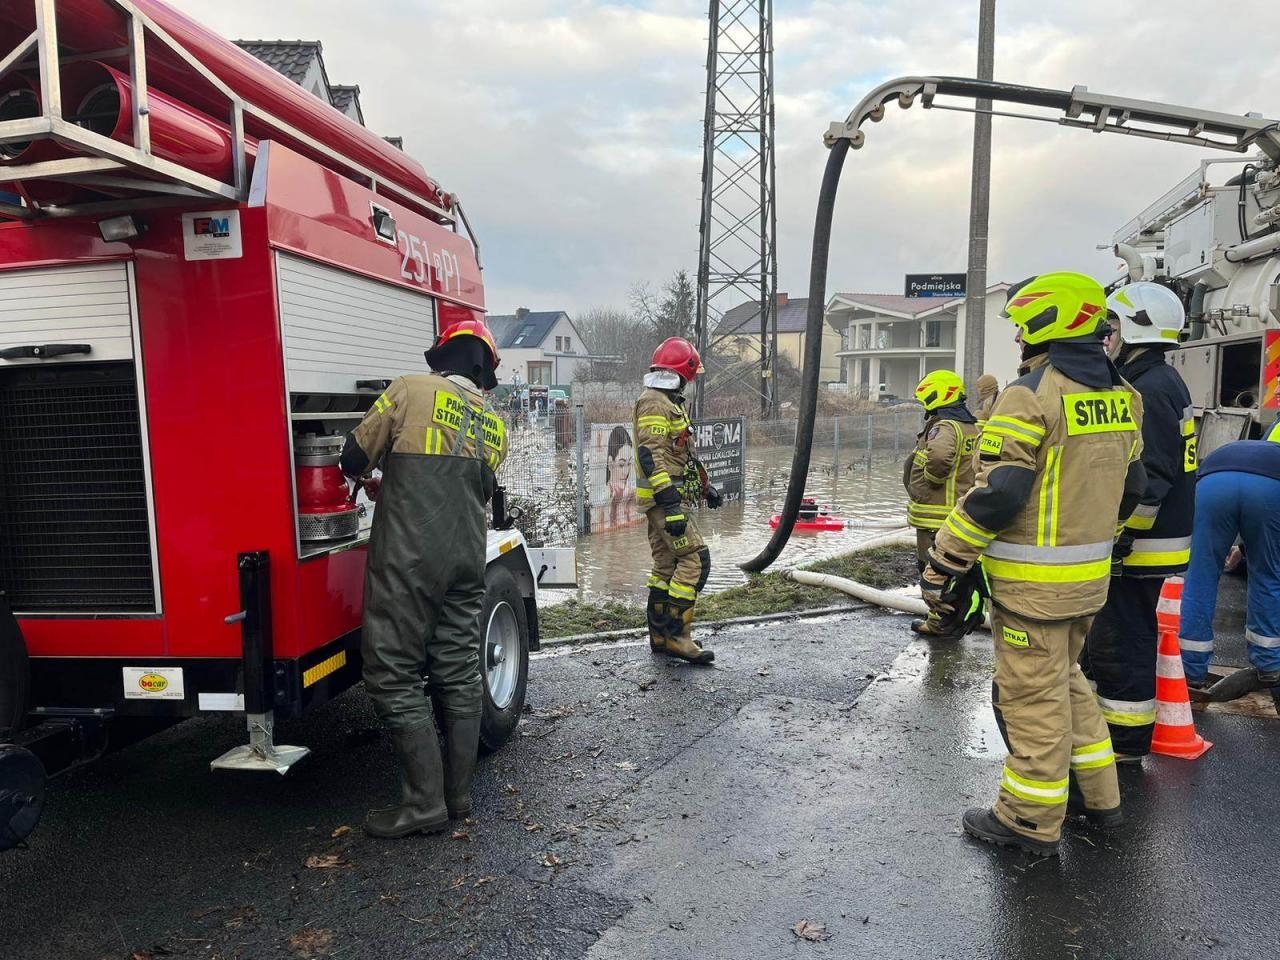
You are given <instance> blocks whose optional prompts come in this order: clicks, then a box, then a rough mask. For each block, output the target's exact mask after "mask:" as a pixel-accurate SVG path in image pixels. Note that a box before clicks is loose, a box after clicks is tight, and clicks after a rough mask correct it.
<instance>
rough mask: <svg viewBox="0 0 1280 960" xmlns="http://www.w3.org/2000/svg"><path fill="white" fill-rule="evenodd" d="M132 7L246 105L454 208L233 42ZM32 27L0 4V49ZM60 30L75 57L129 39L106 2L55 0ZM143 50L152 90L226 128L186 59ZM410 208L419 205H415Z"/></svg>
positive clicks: (211, 90) (171, 13)
mask: <svg viewBox="0 0 1280 960" xmlns="http://www.w3.org/2000/svg"><path fill="white" fill-rule="evenodd" d="M130 2H131V3H132V4H133V6H134V7H135V8H137V10H138V11H139V12H140V13H141V14H143V16H145V17H148V18H150V19H151V20H152V21H153V22H154V23H155V25H156V26H157V27H158V28H159V29H160V30H162V31H164V32H165V33H166V34H168V36H169V37H171V38H172V39H173V40H174V41H175V42H176V43H177V44H178V45H179V46H181V47H182V48H183V49H184V50H186V51H187V53H189V54H191V56H192V57H193V58H194V59H195V60H196V61H198V62H199V63H200V64H201V66H203V67H204V68H205V69H206V70H208V71H209V72H210V73H211V74H212V75H213V76H215V77H217V78H218V80H220V81H221V82H222V83H224V84H226V86H227V87H228V88H230V89H231V90H232V92H234V93H235V94H236V95H237V96H238V97H240V98H241V99H243V100H244V101H245V102H246V103H248V104H250V105H252V106H253V107H256V108H257V109H259V110H261V111H263V112H264V113H268V114H270V115H271V116H272V117H273V118H275V119H276V120H278V121H280V122H281V123H282V124H286V125H288V126H290V127H293V128H294V129H296V130H297V131H298V132H299V133H301V134H303V135H305V136H307V137H310V138H311V139H313V140H315V141H316V142H318V143H320V144H323V145H324V146H326V147H328V148H329V149H331V150H334V151H336V152H338V153H339V154H341V155H342V156H343V157H344V158H346V159H348V160H350V161H351V162H353V163H355V164H358V165H359V166H361V167H364V168H365V169H367V170H368V171H369V172H370V173H372V174H373V175H374V176H376V177H378V178H379V181H380V186H385V187H387V188H390V190H389V191H388V192H394V193H397V194H398V195H399V196H398V199H401V200H402V201H408V200H409V197H410V196H417V197H420V198H422V199H424V200H426V201H428V202H429V203H433V204H436V205H438V206H441V207H444V208H446V209H447V208H448V207H449V206H450V205H451V198H449V197H448V195H446V194H445V193H444V192H443V191H442V190H441V189H440V186H439V184H437V183H436V182H435V181H433V180H432V179H431V178H430V177H429V176H427V171H426V170H425V169H424V168H423V167H422V165H421V164H419V163H418V162H417V161H415V160H413V159H412V158H411V157H409V156H408V155H407V154H405V153H403V152H402V151H400V150H397V149H396V148H395V147H393V146H391V144H389V143H387V142H386V141H385V140H383V139H382V138H381V137H379V136H378V135H377V134H375V133H373V132H372V131H370V130H367V129H365V128H364V127H362V126H360V124H358V123H356V122H355V121H354V120H352V119H350V118H349V117H347V116H345V115H344V114H342V113H340V112H339V111H338V110H336V109H334V108H333V107H332V106H331V105H330V104H327V103H325V102H324V101H322V100H320V99H319V98H318V97H316V96H314V95H313V94H311V93H309V92H307V91H306V90H303V89H302V88H301V87H299V86H298V85H297V84H295V83H293V82H291V81H290V80H288V79H287V78H286V77H284V76H282V75H281V74H279V73H277V72H276V71H275V70H273V69H271V68H270V67H268V66H267V65H266V64H264V63H262V62H261V61H260V60H258V59H257V58H256V57H253V56H252V55H250V54H248V53H246V52H245V51H244V50H241V49H240V48H239V47H237V46H236V45H235V44H234V43H231V42H230V41H229V40H226V39H224V38H223V37H220V36H218V35H217V34H216V33H214V32H212V31H211V30H209V29H208V28H206V27H204V26H202V25H201V24H199V23H197V22H196V21H194V20H192V19H190V18H189V17H187V16H185V15H183V14H181V13H178V12H177V11H176V10H174V9H173V8H172V7H170V6H168V5H167V4H165V3H162V2H161V0H130ZM34 29H35V3H34V2H33V0H5V2H4V3H0V47H3V48H4V49H5V50H8V49H11V48H13V47H14V46H16V45H17V44H18V43H20V42H21V41H22V39H23V38H24V37H26V36H27V35H28V34H29V33H30V32H31V31H32V30H34ZM57 29H58V43H59V46H60V47H61V48H62V49H64V50H66V51H68V52H71V53H95V52H98V51H102V50H110V49H113V48H119V47H123V46H125V45H126V43H127V37H128V32H127V28H126V20H125V16H124V15H123V14H122V13H121V12H120V11H119V10H118V9H117V8H115V7H114V6H113V5H112V4H110V3H108V2H106V0H57ZM146 50H147V85H148V87H149V88H152V89H155V90H159V91H161V92H163V93H166V94H168V95H169V96H170V97H173V98H174V99H176V100H178V101H181V102H182V103H184V104H186V105H187V106H188V107H191V108H192V109H194V110H196V111H198V112H200V113H204V114H207V115H208V116H210V117H212V118H213V119H214V120H215V121H218V122H220V123H222V124H227V123H228V121H229V119H230V111H229V105H228V103H227V100H226V98H225V97H224V96H223V95H222V94H221V93H220V92H219V91H218V90H217V88H215V87H214V86H213V85H212V84H210V83H209V82H208V81H207V80H206V79H205V78H204V77H203V76H201V74H200V73H199V72H198V71H197V70H195V69H194V68H193V67H192V66H191V65H190V64H188V63H187V62H186V60H184V59H183V58H182V57H181V56H179V55H178V54H176V53H174V52H173V51H172V50H171V49H169V47H168V46H166V45H165V44H164V43H163V42H162V41H161V40H160V39H159V38H157V37H155V36H153V35H151V34H150V33H149V32H148V35H147V38H146ZM245 130H246V132H247V133H248V134H249V135H250V136H252V137H254V138H257V139H261V140H277V141H280V142H281V143H285V144H287V145H288V146H289V147H291V148H292V149H294V150H297V151H298V152H299V153H302V154H304V155H306V156H309V157H311V158H312V159H314V160H316V161H317V162H319V163H322V164H324V165H325V166H330V167H337V166H340V164H337V163H335V161H333V160H331V159H329V158H328V157H326V156H324V155H323V154H322V153H320V152H319V151H317V150H315V149H314V148H313V147H311V146H309V145H308V144H307V143H306V142H305V141H304V140H302V139H300V138H298V137H294V136H290V135H289V134H288V133H287V132H285V131H284V130H283V129H282V128H281V127H280V126H278V125H276V124H273V123H272V122H270V121H269V120H262V119H259V118H257V117H253V116H249V115H246V116H245ZM396 188H398V189H396ZM410 205H411V206H415V207H419V205H418V204H413V203H412V202H411V201H410Z"/></svg>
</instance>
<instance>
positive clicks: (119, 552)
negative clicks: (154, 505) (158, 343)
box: [0, 361, 156, 613]
mask: <svg viewBox="0 0 1280 960" xmlns="http://www.w3.org/2000/svg"><path fill="white" fill-rule="evenodd" d="M0 444H2V445H3V448H4V456H3V457H2V458H0V489H3V490H4V492H5V495H4V497H0V585H3V588H4V590H5V591H6V592H7V593H8V597H9V602H10V604H11V606H12V607H13V609H15V610H17V611H21V612H23V613H65V612H80V611H83V612H85V613H148V612H154V611H155V609H156V595H155V577H154V570H153V567H152V556H151V545H150V537H149V526H148V524H149V520H148V503H147V485H146V476H145V470H144V465H143V451H142V430H141V422H140V413H139V404H138V391H137V380H136V378H135V372H134V369H133V364H132V363H131V362H127V361H116V362H106V363H74V364H59V365H57V366H52V365H51V366H48V367H44V366H19V367H7V368H5V369H2V370H0Z"/></svg>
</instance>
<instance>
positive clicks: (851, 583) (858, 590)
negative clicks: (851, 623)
mask: <svg viewBox="0 0 1280 960" xmlns="http://www.w3.org/2000/svg"><path fill="white" fill-rule="evenodd" d="M782 575H783V576H784V577H785V578H786V579H788V580H794V581H795V582H796V583H803V584H805V585H806V586H809V587H827V588H829V589H831V590H839V591H840V592H841V593H847V594H848V595H849V596H851V597H856V598H857V599H859V600H861V601H863V602H864V603H874V604H875V605H876V606H877V607H885V608H886V609H889V610H898V611H900V612H902V613H914V614H915V615H916V616H919V617H923V616H925V615H926V614H928V612H929V608H928V607H927V606H925V602H924V601H923V600H921V599H920V598H919V597H905V596H903V595H902V594H900V593H890V592H889V591H888V590H877V589H876V588H875V587H869V586H867V585H866V584H865V583H858V581H856V580H846V579H845V578H844V577H833V576H832V575H831V574H829V573H814V572H813V571H812V570H784V571H783V573H782Z"/></svg>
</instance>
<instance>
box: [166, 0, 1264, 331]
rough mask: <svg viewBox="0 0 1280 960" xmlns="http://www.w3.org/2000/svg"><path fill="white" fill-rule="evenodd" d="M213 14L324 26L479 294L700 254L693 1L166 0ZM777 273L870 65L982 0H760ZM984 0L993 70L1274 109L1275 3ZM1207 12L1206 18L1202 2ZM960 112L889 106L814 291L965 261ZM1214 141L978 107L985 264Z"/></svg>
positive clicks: (1191, 164)
mask: <svg viewBox="0 0 1280 960" xmlns="http://www.w3.org/2000/svg"><path fill="white" fill-rule="evenodd" d="M174 2H175V3H176V5H177V6H179V7H180V8H182V9H184V10H185V11H186V12H188V13H190V14H192V15H194V16H196V17H197V18H199V19H201V20H202V21H204V22H205V23H206V24H208V25H209V26H211V27H213V28H214V29H216V30H218V31H219V32H220V33H222V34H224V35H226V36H229V37H235V38H246V39H277V38H286V39H309V40H310V39H316V40H320V41H321V42H322V43H323V44H324V58H325V65H326V67H327V69H328V73H329V77H330V80H331V81H332V82H334V83H358V84H360V87H361V103H362V106H363V108H364V112H365V117H366V120H367V121H368V123H369V125H370V126H371V127H373V128H374V129H375V130H377V131H378V132H379V133H383V134H399V135H402V136H403V137H404V139H405V146H406V149H407V150H408V151H410V152H411V153H412V154H413V155H414V156H415V157H417V158H418V159H419V160H421V161H422V163H423V164H424V165H425V166H426V168H427V170H428V171H429V172H430V173H431V175H432V176H434V177H435V178H436V179H438V180H440V181H441V182H442V183H443V184H444V186H445V187H446V189H448V190H451V191H453V192H455V193H457V194H459V195H460V196H461V197H462V198H463V199H464V200H465V202H466V205H467V209H468V214H469V216H470V217H471V219H472V221H473V223H474V225H475V226H476V230H477V233H478V235H479V237H480V240H481V242H482V244H483V247H484V259H485V265H486V274H485V275H486V285H487V291H488V301H489V308H490V310H491V311H493V312H509V311H511V310H512V309H514V308H515V307H517V306H521V305H523V306H528V307H530V308H531V309H559V308H563V309H567V310H570V311H580V310H582V309H584V308H586V307H590V306H595V305H621V304H624V303H625V301H626V298H627V294H628V291H629V289H630V288H631V287H632V285H633V284H635V283H636V282H637V281H645V280H648V281H653V282H660V281H661V280H662V279H664V278H665V277H667V276H669V275H670V274H671V272H672V271H674V270H676V269H678V268H681V267H684V268H687V269H689V270H690V271H691V272H692V271H693V270H694V269H695V267H696V263H697V244H698V211H699V189H700V188H699V174H700V169H701V136H702V133H701V122H702V111H703V96H704V94H703V86H704V81H705V58H706V36H707V22H706V3H705V0H618V2H601V0H455V2H450V3H442V2H436V0H360V2H358V3H357V2H355V0H272V2H271V3H263V2H262V0H217V2H216V3H214V2H212V0H174ZM775 8H776V9H775V26H774V30H775V45H776V50H777V53H776V87H777V136H778V206H779V213H778V232H779V236H778V247H779V264H780V270H779V288H780V289H781V290H788V291H790V292H791V293H792V294H793V295H802V294H803V292H804V291H805V290H806V289H807V286H808V259H809V236H810V233H811V230H812V222H813V209H814V204H815V200H816V196H817V189H818V184H819V180H820V177H821V171H822V166H823V164H824V163H825V159H826V150H825V149H824V148H823V146H822V141H821V136H822V133H823V132H824V131H825V130H826V128H827V125H828V123H829V122H830V121H832V120H840V119H843V118H844V116H845V115H846V114H847V113H848V111H849V110H850V109H851V107H852V106H853V104H854V103H855V102H856V101H857V100H858V99H859V98H860V97H861V96H862V95H863V94H865V93H866V92H867V91H868V90H869V89H871V87H873V86H874V85H875V84H876V83H878V82H879V81H881V80H884V79H888V78H890V77H894V76H898V75H903V74H912V73H941V74H961V75H972V73H973V72H974V60H975V56H976V54H975V49H974V43H975V39H974V38H975V35H976V21H977V8H978V2H977V0H891V2H888V0H776V2H775ZM1217 9H1219V10H1220V11H1221V14H1222V15H1221V16H1214V15H1213V13H1212V11H1213V8H1212V7H1211V6H1206V4H1204V3H1203V2H1202V0H1195V2H1193V0H1165V2H1163V3H1161V4H1159V5H1158V7H1157V5H1154V4H1151V3H1148V2H1141V0H1073V2H1071V3H1065V2H1063V3H1045V2H1043V0H999V2H998V4H997V17H998V26H997V39H996V60H995V62H996V76H997V78H999V79H1004V80H1009V81H1012V82H1018V83H1026V84H1033V85H1038V86H1046V87H1058V88H1070V87H1072V86H1074V85H1076V84H1084V85H1086V86H1088V87H1089V88H1090V89H1091V90H1094V91H1098V92H1103V93H1111V94H1117V95H1124V96H1133V97H1142V98H1150V99H1159V100H1165V101H1169V102H1173V103H1181V104H1186V105H1194V106H1201V107H1205V108H1211V109H1217V110H1221V111H1224V112H1229V113H1245V112H1248V111H1259V112H1261V113H1263V114H1264V115H1266V116H1271V117H1277V116H1280V57H1277V56H1276V55H1275V49H1274V44H1275V37H1276V36H1277V35H1278V34H1280V5H1277V4H1276V3H1275V0H1232V2H1231V3H1229V4H1222V5H1221V6H1220V7H1219V8H1217ZM1209 17H1213V19H1212V21H1210V20H1209V19H1207V18H1209ZM971 137H972V118H971V117H970V116H968V115H964V114H954V113H944V112H942V111H932V112H925V111H923V110H921V109H919V107H915V108H913V109H911V110H910V111H906V112H903V111H900V110H897V109H896V108H895V109H894V110H893V111H892V112H891V113H890V114H889V115H888V118H887V119H886V122H884V123H882V124H879V125H875V126H873V127H870V129H869V136H868V143H867V146H866V147H865V149H863V150H862V151H860V152H858V153H855V154H853V155H852V156H851V159H850V161H849V162H848V163H847V164H846V167H845V175H844V179H843V181H842V184H841V199H840V204H839V210H838V214H837V219H836V236H835V240H834V244H833V255H832V267H831V272H830V289H831V290H846V291H849V290H856V291H864V292H895V291H900V290H901V288H902V275H903V274H904V273H908V272H934V271H963V270H964V268H965V249H966V231H967V220H968V199H969V191H968V182H967V180H968V172H969V159H970V150H971ZM1204 155H1206V152H1205V151H1202V150H1199V149H1196V148H1193V147H1187V146H1180V145H1172V144H1164V143H1153V142H1150V141H1141V140H1138V139H1136V138H1130V137H1115V136H1110V135H1108V136H1094V135H1090V134H1086V133H1082V132H1079V131H1075V130H1066V129H1059V128H1058V127H1056V126H1053V125H1050V124H1043V123H1027V122H1025V121H1015V120H1000V119H997V120H996V123H995V159H994V167H993V184H992V212H991V250H990V274H991V277H992V279H993V280H995V279H1010V280H1012V279H1018V278H1021V277H1024V276H1026V275H1028V274H1030V273H1033V272H1037V271H1043V270H1047V269H1064V268H1065V269H1078V270H1085V271H1089V272H1092V273H1094V274H1095V275H1097V276H1099V277H1100V278H1103V279H1107V280H1109V279H1111V278H1112V277H1113V276H1114V275H1115V273H1116V271H1115V270H1114V263H1115V261H1114V260H1113V258H1112V257H1111V256H1110V255H1109V254H1106V253H1100V252H1098V251H1096V250H1095V246H1096V244H1097V243H1098V242H1100V241H1107V240H1108V239H1109V238H1110V236H1111V233H1112V231H1113V230H1114V229H1115V228H1116V227H1117V226H1119V225H1120V224H1121V223H1123V222H1124V221H1126V220H1128V219H1129V218H1130V217H1131V216H1133V215H1134V214H1135V213H1137V212H1138V210H1139V209H1141V207H1143V206H1144V205H1145V204H1146V203H1148V202H1150V201H1151V200H1154V199H1155V198H1156V197H1157V196H1159V195H1160V194H1161V193H1163V192H1164V190H1165V189H1167V188H1168V187H1170V186H1172V185H1173V183H1174V182H1176V181H1177V180H1178V179H1180V178H1181V177H1182V176H1184V175H1186V174H1187V173H1189V172H1191V171H1192V170H1193V169H1195V167H1196V165H1197V163H1198V161H1199V159H1200V158H1201V156H1204Z"/></svg>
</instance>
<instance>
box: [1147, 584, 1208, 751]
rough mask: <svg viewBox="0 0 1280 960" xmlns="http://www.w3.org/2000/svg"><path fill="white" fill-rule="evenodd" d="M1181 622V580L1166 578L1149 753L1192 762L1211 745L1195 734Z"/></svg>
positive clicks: (1159, 610)
mask: <svg viewBox="0 0 1280 960" xmlns="http://www.w3.org/2000/svg"><path fill="white" fill-rule="evenodd" d="M1181 622H1182V578H1181V577H1169V578H1168V579H1167V580H1165V582H1164V586H1163V587H1162V588H1161V590H1160V602H1159V603H1158V604H1157V605H1156V623H1157V624H1158V626H1159V630H1160V649H1159V652H1158V653H1157V655H1156V728H1155V731H1154V732H1153V733H1152V735H1151V752H1152V753H1159V754H1163V755H1164V756H1166V757H1181V758H1182V759H1183V760H1194V759H1196V757H1199V756H1201V755H1202V754H1204V752H1205V751H1206V750H1208V749H1209V748H1210V747H1212V746H1213V744H1212V743H1210V742H1209V741H1208V740H1206V739H1205V738H1204V737H1202V736H1200V734H1198V733H1196V727H1195V723H1194V721H1193V720H1192V718H1191V698H1190V697H1189V696H1188V695H1187V676H1186V674H1185V673H1183V672H1182V651H1181V650H1179V649H1178V629H1179V627H1180V626H1181Z"/></svg>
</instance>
